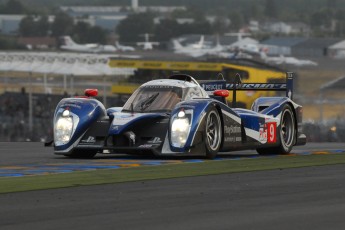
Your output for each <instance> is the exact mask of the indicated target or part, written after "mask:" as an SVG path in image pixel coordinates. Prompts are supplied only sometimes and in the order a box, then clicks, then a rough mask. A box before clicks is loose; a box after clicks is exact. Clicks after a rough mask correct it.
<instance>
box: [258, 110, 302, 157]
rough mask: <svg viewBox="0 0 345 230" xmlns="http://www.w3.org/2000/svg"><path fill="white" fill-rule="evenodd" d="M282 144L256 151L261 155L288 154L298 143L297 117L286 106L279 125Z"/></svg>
mask: <svg viewBox="0 0 345 230" xmlns="http://www.w3.org/2000/svg"><path fill="white" fill-rule="evenodd" d="M279 127H280V128H279V133H278V135H279V139H280V144H279V146H277V147H272V148H259V149H257V150H256V151H257V152H258V153H259V154H261V155H267V154H287V153H289V152H290V151H291V149H292V147H293V146H294V144H295V143H296V126H295V115H294V113H293V111H292V109H291V106H290V105H287V104H286V105H284V107H283V109H282V115H281V119H280V125H279Z"/></svg>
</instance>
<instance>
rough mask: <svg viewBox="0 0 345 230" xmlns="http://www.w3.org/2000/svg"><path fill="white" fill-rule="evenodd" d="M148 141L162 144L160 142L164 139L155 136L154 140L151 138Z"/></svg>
mask: <svg viewBox="0 0 345 230" xmlns="http://www.w3.org/2000/svg"><path fill="white" fill-rule="evenodd" d="M147 143H152V144H160V143H162V141H161V139H160V138H159V137H155V138H153V139H152V140H149V141H148V142H147Z"/></svg>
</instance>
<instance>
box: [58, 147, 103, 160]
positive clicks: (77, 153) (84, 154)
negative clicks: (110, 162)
mask: <svg viewBox="0 0 345 230" xmlns="http://www.w3.org/2000/svg"><path fill="white" fill-rule="evenodd" d="M96 154H97V151H96V150H93V149H75V150H73V152H72V153H71V154H68V155H67V154H66V155H65V156H66V157H70V158H81V159H82V158H84V159H90V158H93V157H94V156H95V155H96Z"/></svg>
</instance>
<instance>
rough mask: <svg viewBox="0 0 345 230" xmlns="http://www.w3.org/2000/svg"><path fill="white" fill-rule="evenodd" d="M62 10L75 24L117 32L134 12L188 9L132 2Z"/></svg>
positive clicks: (164, 11) (160, 12) (63, 7)
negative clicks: (120, 23)
mask: <svg viewBox="0 0 345 230" xmlns="http://www.w3.org/2000/svg"><path fill="white" fill-rule="evenodd" d="M60 9H61V10H62V11H63V12H65V13H67V14H68V15H69V16H71V17H72V18H74V20H75V22H78V21H83V22H86V23H88V24H90V25H92V26H99V27H101V28H103V29H106V30H108V31H115V28H116V26H117V25H118V24H119V22H120V21H121V20H123V19H125V18H127V16H128V15H129V14H131V13H133V12H136V13H145V12H156V13H159V14H168V13H171V12H173V11H174V10H185V9H186V8H185V7H184V6H139V5H138V2H137V1H132V5H131V6H61V7H60Z"/></svg>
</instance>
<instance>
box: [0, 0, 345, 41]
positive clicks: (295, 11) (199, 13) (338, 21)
mask: <svg viewBox="0 0 345 230" xmlns="http://www.w3.org/2000/svg"><path fill="white" fill-rule="evenodd" d="M151 1H153V0H151ZM86 2H87V1H86ZM103 2H104V3H106V2H107V1H103ZM148 2H149V1H146V3H148ZM210 2H212V4H210ZM310 2H311V1H306V0H299V1H297V0H290V1H283V0H242V1H240V0H227V1H224V0H214V1H209V0H198V1H194V2H193V1H188V0H179V1H176V0H175V1H172V2H171V1H170V2H169V1H165V2H164V4H165V5H169V3H171V5H174V3H176V4H187V10H176V11H174V12H173V13H171V14H170V15H167V16H166V17H164V18H162V19H160V23H158V24H157V23H154V18H157V17H158V16H159V15H157V14H156V13H154V12H147V13H138V14H137V13H133V12H129V15H128V17H127V18H126V19H124V20H122V21H121V22H120V23H119V24H118V26H117V28H116V33H117V35H118V36H119V39H120V41H121V42H126V43H132V42H137V41H139V40H142V39H143V38H141V37H140V35H141V34H144V33H150V34H154V36H155V37H154V40H157V41H160V42H163V44H164V42H165V41H169V40H170V39H171V38H173V37H178V36H180V35H182V34H223V33H225V32H231V31H238V29H240V28H241V27H243V26H245V25H246V24H247V23H248V22H249V21H250V20H258V21H260V22H264V21H285V22H304V23H306V24H307V25H309V26H310V27H311V28H312V34H311V35H312V36H327V37H332V36H337V37H339V36H344V34H345V6H344V4H342V2H341V1H337V0H314V1H312V2H313V4H310ZM140 3H141V2H140ZM153 3H154V1H153ZM308 3H309V5H310V7H309V8H308ZM293 6H295V7H293ZM296 6H300V7H296ZM0 13H2V14H26V15H27V16H26V17H25V18H23V20H22V21H21V23H20V27H19V31H18V33H19V36H26V37H27V36H52V37H59V36H62V35H71V36H72V37H73V38H74V39H75V40H76V41H78V42H81V43H88V42H92V43H105V42H106V39H107V36H108V33H109V31H105V30H103V29H102V28H100V27H97V26H91V25H89V24H87V23H85V22H77V23H74V20H73V18H71V17H70V16H68V15H67V14H65V13H63V12H61V11H60V10H59V9H58V8H51V9H31V8H30V7H29V6H27V5H24V4H23V3H22V2H21V1H19V0H8V1H7V2H5V3H3V4H0ZM208 14H210V15H216V16H215V18H214V21H213V22H212V23H211V22H209V21H208V20H206V15H208ZM48 15H55V20H54V22H51V23H50V22H49V20H48ZM178 18H191V19H193V20H194V21H193V22H191V23H184V24H180V23H178V22H177V19H178ZM263 36H266V35H263ZM268 36H269V35H268ZM0 45H1V41H0Z"/></svg>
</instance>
